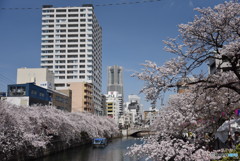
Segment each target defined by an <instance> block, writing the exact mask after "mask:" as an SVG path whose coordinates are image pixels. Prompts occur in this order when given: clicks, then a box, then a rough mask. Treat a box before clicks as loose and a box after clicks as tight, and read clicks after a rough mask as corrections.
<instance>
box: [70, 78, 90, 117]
mask: <svg viewBox="0 0 240 161" xmlns="http://www.w3.org/2000/svg"><path fill="white" fill-rule="evenodd" d="M69 88H70V89H71V91H72V112H84V111H85V112H90V113H94V108H93V107H94V106H93V96H92V94H93V86H92V84H91V83H86V82H72V83H70V86H69Z"/></svg>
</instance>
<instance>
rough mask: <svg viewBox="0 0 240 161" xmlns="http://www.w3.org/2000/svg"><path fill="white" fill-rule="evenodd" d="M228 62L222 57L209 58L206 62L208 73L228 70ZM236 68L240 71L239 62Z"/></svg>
mask: <svg viewBox="0 0 240 161" xmlns="http://www.w3.org/2000/svg"><path fill="white" fill-rule="evenodd" d="M230 67H231V65H230V63H229V62H228V61H227V60H226V59H224V58H222V59H209V62H208V70H209V74H215V73H217V72H225V71H229V70H230ZM237 69H238V71H239V72H240V64H237Z"/></svg>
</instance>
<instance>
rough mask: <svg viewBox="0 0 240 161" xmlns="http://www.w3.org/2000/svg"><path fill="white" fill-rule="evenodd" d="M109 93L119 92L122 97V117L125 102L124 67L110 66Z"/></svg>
mask: <svg viewBox="0 0 240 161" xmlns="http://www.w3.org/2000/svg"><path fill="white" fill-rule="evenodd" d="M107 80H108V84H107V92H114V91H117V92H118V93H119V94H121V95H122V100H121V102H120V109H119V111H120V115H122V114H123V100H124V93H123V67H121V66H117V65H114V66H108V68H107Z"/></svg>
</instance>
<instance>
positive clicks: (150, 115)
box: [143, 109, 158, 127]
mask: <svg viewBox="0 0 240 161" xmlns="http://www.w3.org/2000/svg"><path fill="white" fill-rule="evenodd" d="M157 116H158V111H157V110H152V109H150V110H148V111H144V112H143V120H144V125H145V126H146V127H148V126H151V125H152V124H153V122H154V121H155V120H156V119H157Z"/></svg>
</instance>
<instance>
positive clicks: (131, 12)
mask: <svg viewBox="0 0 240 161" xmlns="http://www.w3.org/2000/svg"><path fill="white" fill-rule="evenodd" d="M136 1H138V2H142V1H141V0H114V1H113V0H101V1H99V0H81V1H77V0H41V1H33V0H21V1H19V0H1V1H0V8H2V9H0V22H1V25H0V35H1V36H0V42H1V45H0V46H1V51H0V52H1V59H0V91H2V90H6V88H7V84H11V83H16V73H17V68H20V67H27V68H39V67H40V56H41V51H40V49H41V9H27V8H41V7H42V5H48V4H49V5H53V6H54V7H66V6H81V5H82V4H93V5H95V14H96V16H97V19H98V21H99V23H100V25H101V26H102V29H103V34H102V35H103V70H102V71H103V77H102V78H103V79H102V81H103V88H102V92H103V93H106V91H107V66H113V65H118V66H122V67H123V69H124V76H123V77H124V92H125V93H124V95H125V101H127V96H128V95H129V94H137V95H138V93H139V91H140V90H141V88H142V87H143V82H141V81H138V80H137V79H136V78H132V77H131V76H130V75H131V74H133V71H140V69H141V66H140V64H142V63H144V62H145V60H151V61H155V62H156V63H158V64H163V63H164V62H165V61H167V60H168V59H170V58H171V57H174V55H172V54H169V53H166V52H165V51H164V50H163V47H164V44H163V42H162V40H166V39H167V38H168V37H176V36H177V35H178V28H177V25H179V24H181V23H188V22H189V21H192V20H193V18H194V15H195V14H197V12H195V11H194V10H193V9H194V8H196V7H200V8H202V7H213V6H214V5H216V4H219V3H223V2H224V1H225V0H181V1H180V0H160V1H156V2H148V3H147V2H146V3H139V4H129V5H127V4H125V5H106V6H97V5H101V4H110V3H112V4H117V3H133V2H136ZM144 2H145V1H144ZM3 8H6V9H3ZM8 8H19V9H8ZM21 8H25V9H21ZM140 96H141V103H142V104H143V105H144V108H145V109H148V108H149V105H150V104H149V103H146V101H145V100H144V96H143V95H142V94H141V95H140ZM159 104H160V102H159V103H158V105H157V106H158V107H159Z"/></svg>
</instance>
